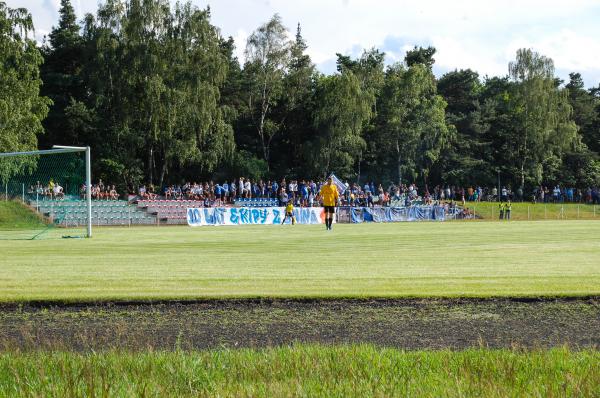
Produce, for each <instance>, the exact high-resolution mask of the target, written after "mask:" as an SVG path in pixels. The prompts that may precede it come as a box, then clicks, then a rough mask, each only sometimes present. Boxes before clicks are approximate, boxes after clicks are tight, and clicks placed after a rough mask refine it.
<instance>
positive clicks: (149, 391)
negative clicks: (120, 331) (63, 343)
mask: <svg viewBox="0 0 600 398" xmlns="http://www.w3.org/2000/svg"><path fill="white" fill-rule="evenodd" d="M598 363H600V354H599V353H598V351H570V350H568V349H566V348H559V349H553V350H547V351H546V350H542V351H524V352H520V351H514V350H485V349H474V350H467V351H462V352H453V351H417V352H406V351H400V350H396V349H385V348H379V347H373V346H369V345H360V346H336V347H325V346H303V345H297V346H292V347H282V348H271V349H263V350H250V349H241V350H215V351H201V352H182V351H176V352H142V353H119V352H102V353H87V354H77V353H69V352H49V353H46V352H33V353H25V354H23V353H3V354H0V395H1V396H7V397H9V396H10V397H25V396H27V397H28V396H57V397H58V396H90V397H91V396H177V397H188V396H189V397H192V396H193V397H197V396H206V397H217V396H218V397H246V396H248V397H279V396H285V397H288V396H304V397H316V396H335V397H347V396H358V397H372V396H376V397H391V396H398V397H413V396H419V397H470V396H473V397H475V396H476V397H558V396H560V397H563V396H568V397H571V396H572V397H598V396H600V366H599V365H598Z"/></svg>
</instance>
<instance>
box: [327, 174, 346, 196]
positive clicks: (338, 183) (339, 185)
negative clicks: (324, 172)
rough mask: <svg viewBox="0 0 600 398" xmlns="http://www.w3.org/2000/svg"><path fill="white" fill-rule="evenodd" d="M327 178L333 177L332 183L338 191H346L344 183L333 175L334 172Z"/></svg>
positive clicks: (341, 192) (340, 192)
mask: <svg viewBox="0 0 600 398" xmlns="http://www.w3.org/2000/svg"><path fill="white" fill-rule="evenodd" d="M329 178H331V179H333V183H334V184H335V186H336V187H337V189H338V193H339V194H340V195H341V194H343V193H344V192H345V191H346V184H344V183H343V182H342V180H340V179H339V178H337V177H336V176H335V174H333V173H331V175H330V176H329Z"/></svg>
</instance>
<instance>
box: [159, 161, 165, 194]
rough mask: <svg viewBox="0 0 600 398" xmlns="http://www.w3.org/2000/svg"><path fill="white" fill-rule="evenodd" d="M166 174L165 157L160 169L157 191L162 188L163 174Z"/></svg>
mask: <svg viewBox="0 0 600 398" xmlns="http://www.w3.org/2000/svg"><path fill="white" fill-rule="evenodd" d="M166 174H167V159H166V157H165V161H164V162H163V165H162V169H161V170H160V180H159V182H158V191H159V192H160V190H161V189H162V186H163V182H164V181H165V175H166Z"/></svg>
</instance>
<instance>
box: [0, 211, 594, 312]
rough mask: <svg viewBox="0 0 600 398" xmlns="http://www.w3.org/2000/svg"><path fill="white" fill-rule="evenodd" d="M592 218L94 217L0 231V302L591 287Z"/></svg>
mask: <svg viewBox="0 0 600 398" xmlns="http://www.w3.org/2000/svg"><path fill="white" fill-rule="evenodd" d="M598 236H600V223H598V222H595V221H548V222H514V223H513V222H504V223H499V222H489V223H483V222H473V223H471V222H467V223H435V222H429V223H394V224H392V223H390V224H362V225H349V224H345V225H337V226H335V227H334V230H333V231H332V232H327V231H325V229H324V227H322V226H316V225H297V226H294V227H292V226H270V227H265V226H245V227H199V228H189V227H145V228H98V229H96V230H95V231H94V238H92V239H82V240H48V241H16V242H15V241H0V253H2V256H0V301H3V302H19V301H21V302H22V301H31V300H59V301H98V300H156V299H197V298H232V297H295V298H301V297H358V298H360V297H412V296H418V297H473V296H476V297H490V296H504V297H507V296H508V297H515V296H582V295H598V294H600V245H599V244H598Z"/></svg>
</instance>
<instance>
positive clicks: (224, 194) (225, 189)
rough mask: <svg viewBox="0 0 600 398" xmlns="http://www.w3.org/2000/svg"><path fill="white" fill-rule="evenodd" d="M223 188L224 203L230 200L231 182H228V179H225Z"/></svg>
mask: <svg viewBox="0 0 600 398" xmlns="http://www.w3.org/2000/svg"><path fill="white" fill-rule="evenodd" d="M221 188H222V189H223V203H225V202H227V201H228V197H229V184H228V183H227V181H225V183H224V184H223V186H222V187H221Z"/></svg>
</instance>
